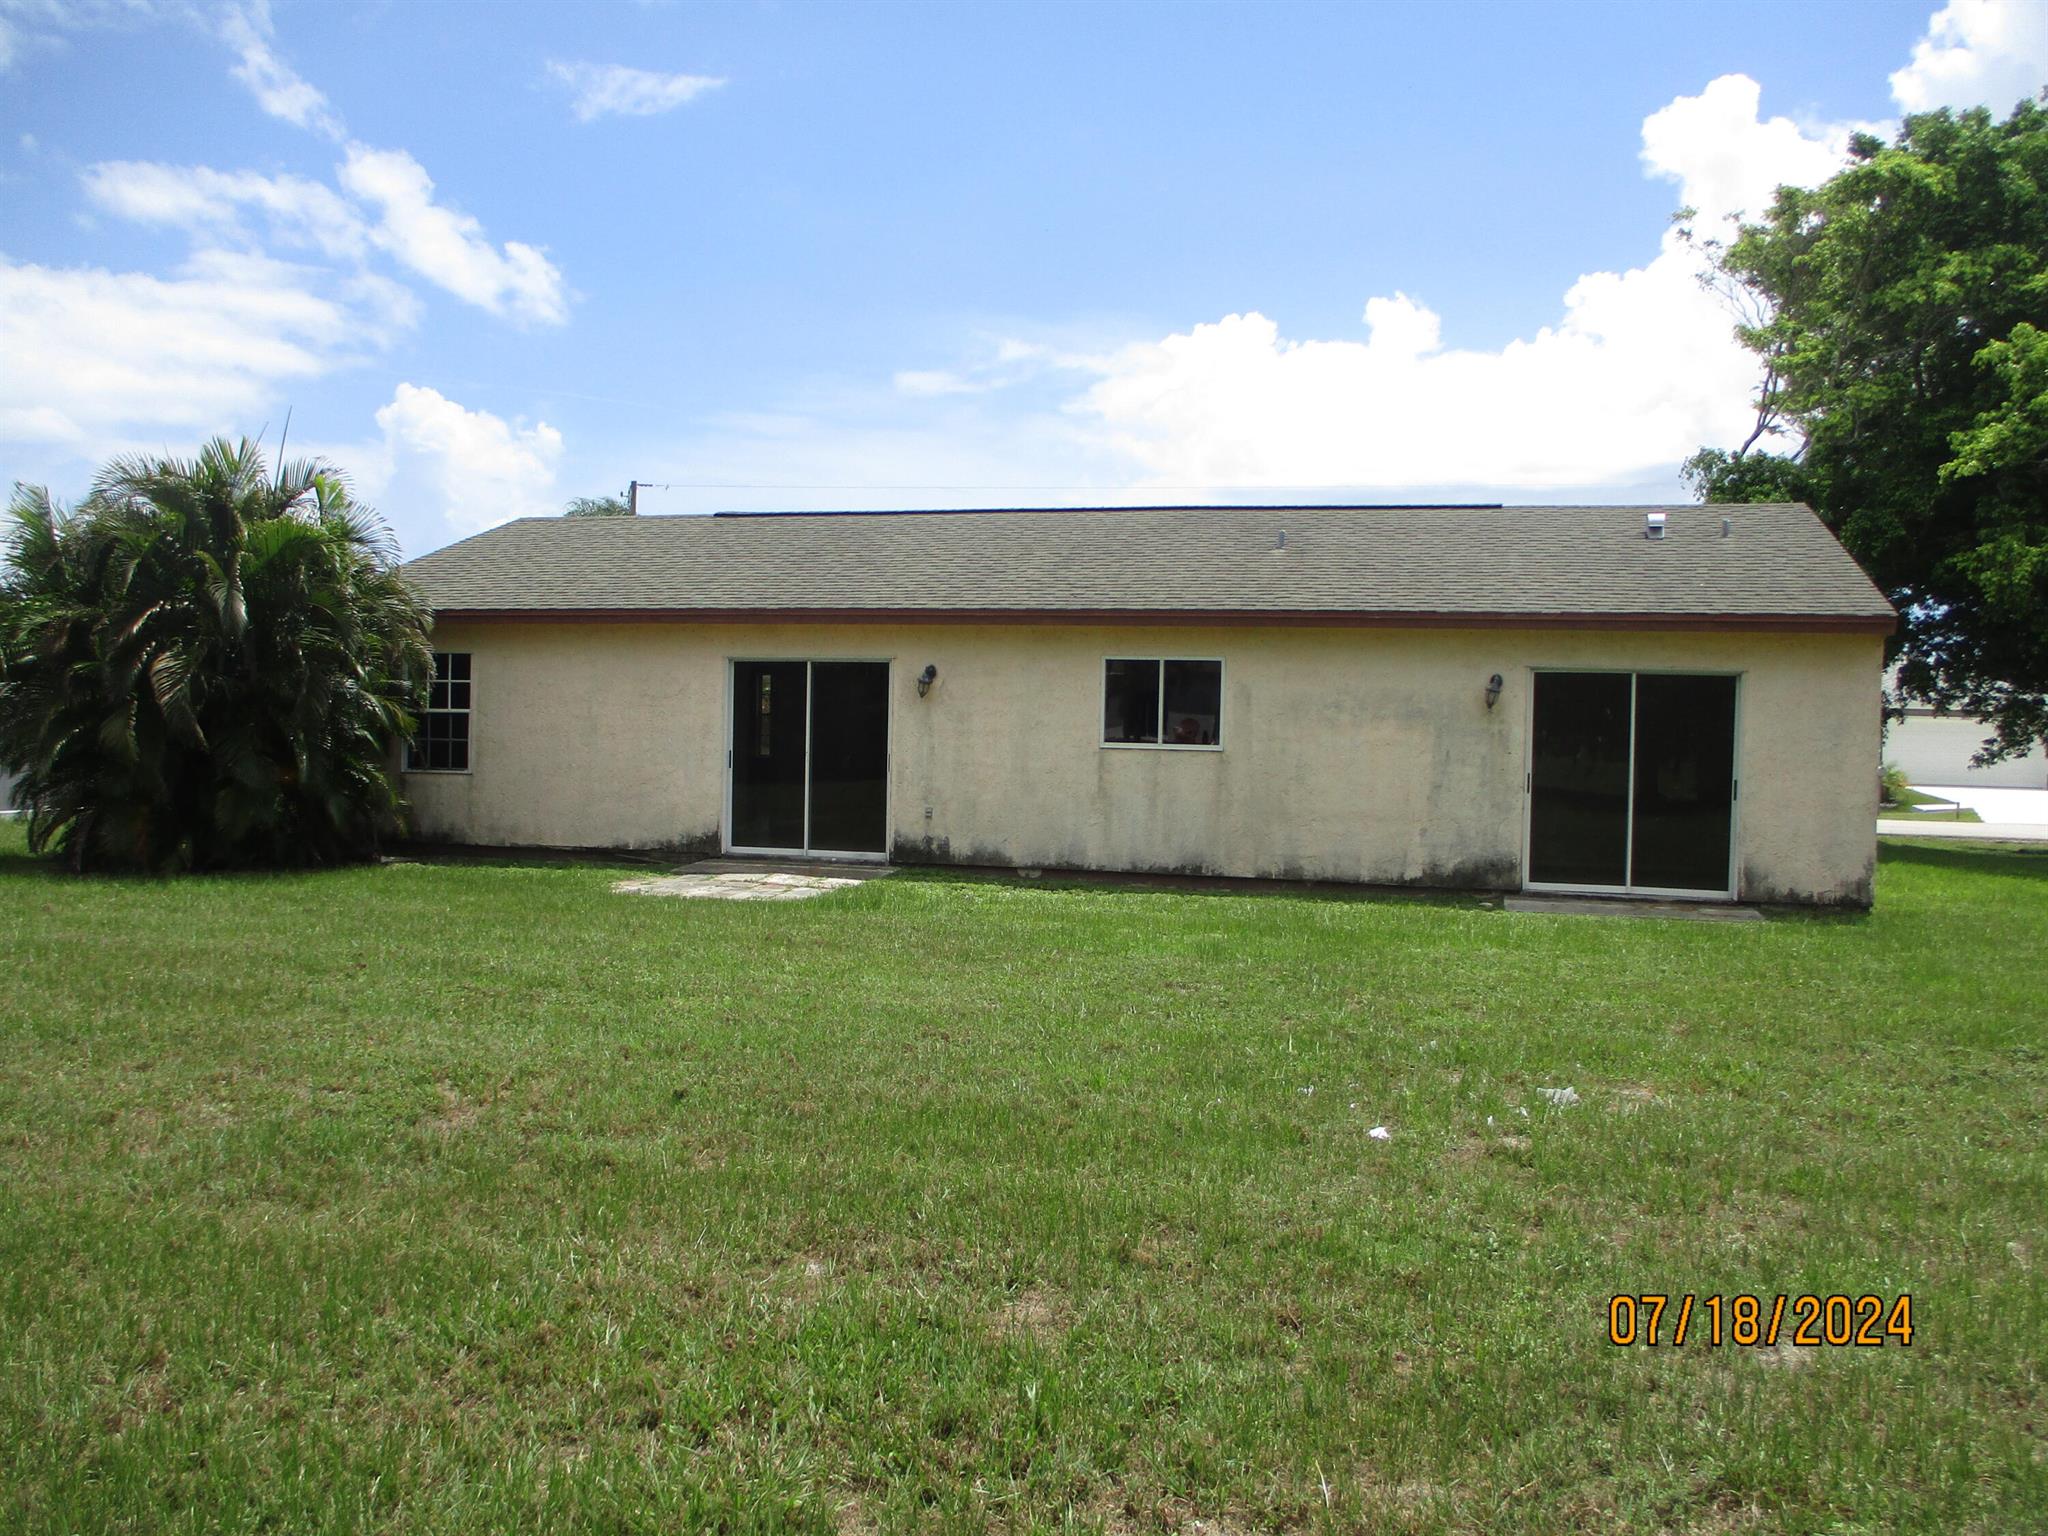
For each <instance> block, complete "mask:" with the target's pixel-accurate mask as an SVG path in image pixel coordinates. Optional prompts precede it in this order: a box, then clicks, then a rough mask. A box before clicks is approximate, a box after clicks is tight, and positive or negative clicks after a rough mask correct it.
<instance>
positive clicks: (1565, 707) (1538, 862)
mask: <svg viewBox="0 0 2048 1536" xmlns="http://www.w3.org/2000/svg"><path fill="white" fill-rule="evenodd" d="M1534 708H1535V715H1534V719H1533V721H1532V729H1531V735H1530V752H1529V859H1528V865H1527V879H1528V883H1529V884H1530V885H1534V886H1555V887H1561V888H1565V889H1570V890H1600V891H1622V892H1645V893H1660V892H1668V893H1673V894H1688V895H1713V896H1725V895H1730V894H1732V891H1733V880H1732V868H1731V862H1730V861H1731V857H1732V841H1733V834H1734V827H1735V679H1734V678H1732V677H1723V676H1718V675H1711V674H1689V673H1688V674H1680V673H1660V672H1640V673H1637V672H1538V673H1537V674H1536V686H1535V705H1534Z"/></svg>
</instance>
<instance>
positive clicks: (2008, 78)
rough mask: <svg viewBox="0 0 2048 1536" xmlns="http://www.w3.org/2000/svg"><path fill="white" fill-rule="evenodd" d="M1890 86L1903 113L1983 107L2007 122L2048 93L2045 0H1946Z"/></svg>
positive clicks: (1895, 73)
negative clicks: (2047, 89)
mask: <svg viewBox="0 0 2048 1536" xmlns="http://www.w3.org/2000/svg"><path fill="white" fill-rule="evenodd" d="M1891 85H1892V99H1893V100H1894V101H1896V102H1897V103H1898V104H1899V107H1900V109H1901V110H1903V111H1907V112H1927V111H1931V110H1933V109H1934V108H1936V107H1975V106H1986V107H1989V108H1991V110H1992V111H1993V112H1994V113H1995V114H1996V115H1998V116H2001V117H2002V116H2004V115H2005V114H2006V113H2007V112H2010V111H2011V110H2012V108H2013V105H2014V103H2016V102H2019V101H2022V100H2024V99H2025V98H2027V97H2030V96H2036V95H2038V94H2039V93H2040V91H2041V89H2042V87H2044V86H2048V0H1949V3H1948V4H1947V5H1945V6H1943V7H1942V8H1941V9H1940V10H1938V11H1936V12H1935V13H1934V16H1933V18H1932V19H1931V20H1929V22H1928V23H1927V35H1926V36H1924V37H1922V38H1921V39H1920V41H1919V42H1917V43H1915V44H1914V45H1913V57H1912V59H1911V61H1910V62H1909V63H1907V65H1906V66H1905V68H1903V69H1900V70H1898V71H1896V72H1894V74H1893V75H1892V77H1891Z"/></svg>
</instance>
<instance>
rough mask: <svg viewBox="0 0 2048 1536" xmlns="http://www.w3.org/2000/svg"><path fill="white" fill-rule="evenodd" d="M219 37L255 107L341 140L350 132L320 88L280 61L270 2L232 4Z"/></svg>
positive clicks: (225, 14)
mask: <svg viewBox="0 0 2048 1536" xmlns="http://www.w3.org/2000/svg"><path fill="white" fill-rule="evenodd" d="M220 30H221V36H222V37H223V38H224V39H225V40H226V42H227V44H228V46H229V47H230V48H232V49H234V50H235V55H236V59H235V66H234V70H233V74H234V77H235V78H236V79H237V80H239V81H241V82H242V84H243V85H245V86H247V87H248V88H249V92H250V94H251V95H253V96H254V97H255V98H256V105H257V106H259V107H261V108H262V109H263V110H264V111H265V112H267V113H269V114H270V115H271V116H272V117H275V118H279V119H281V120H282V121H284V122H287V123H290V124H292V125H293V126H294V127H297V128H305V129H308V130H310V131H312V132H314V133H318V134H322V135H324V136H325V137H327V138H330V139H335V140H339V139H341V138H342V137H343V136H344V135H345V133H346V132H347V130H346V129H345V128H344V127H343V126H342V121H341V117H340V115H339V114H338V113H337V112H336V111H335V110H334V108H333V107H332V106H331V105H330V104H329V103H328V100H327V97H326V95H325V93H324V92H322V91H321V90H320V89H319V88H318V87H317V86H315V85H313V84H311V83H310V82H308V81H307V80H306V79H304V78H303V77H302V76H301V75H300V74H299V73H298V71H297V70H295V69H293V68H292V67H291V66H290V65H289V64H287V63H285V61H284V60H283V59H281V58H279V57H278V53H277V49H276V48H275V47H274V46H273V44H272V37H273V35H274V33H273V29H272V27H271V23H270V5H269V0H253V3H251V4H249V5H246V6H230V7H229V8H228V10H227V11H226V12H225V13H224V14H223V15H222V17H221V24H220Z"/></svg>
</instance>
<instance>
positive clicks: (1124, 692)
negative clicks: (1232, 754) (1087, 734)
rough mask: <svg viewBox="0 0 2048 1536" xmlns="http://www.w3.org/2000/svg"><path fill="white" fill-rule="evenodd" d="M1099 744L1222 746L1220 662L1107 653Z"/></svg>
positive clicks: (1197, 748)
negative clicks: (1100, 740)
mask: <svg viewBox="0 0 2048 1536" xmlns="http://www.w3.org/2000/svg"><path fill="white" fill-rule="evenodd" d="M1102 744H1103V745H1104V746H1105V747H1165V748H1176V747H1177V748H1183V749H1188V750H1192V751H1197V752H1220V751H1222V750H1223V663H1222V662H1221V661H1220V660H1218V659H1216V658H1215V657H1186V656H1111V657H1108V658H1106V659H1105V660H1104V661H1103V663H1102Z"/></svg>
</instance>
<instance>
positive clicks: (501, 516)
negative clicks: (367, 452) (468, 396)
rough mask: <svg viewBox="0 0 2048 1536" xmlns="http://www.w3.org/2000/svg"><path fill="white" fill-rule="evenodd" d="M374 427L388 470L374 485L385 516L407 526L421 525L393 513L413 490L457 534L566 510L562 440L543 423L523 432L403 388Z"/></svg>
mask: <svg viewBox="0 0 2048 1536" xmlns="http://www.w3.org/2000/svg"><path fill="white" fill-rule="evenodd" d="M377 426H378V428H379V429H380V430H381V431H382V432H383V434H384V451H385V455H386V457H387V459H388V464H387V465H386V466H385V467H382V468H380V469H378V470H376V471H375V474H374V476H373V479H374V480H375V481H377V482H380V483H383V484H385V485H386V486H387V489H385V491H384V493H383V494H384V495H385V496H386V497H387V498H391V499H392V500H393V506H390V507H387V508H386V510H387V512H389V511H393V510H394V509H395V510H397V511H398V513H399V515H400V516H401V517H403V518H404V520H405V521H406V522H408V523H419V522H421V521H422V519H420V518H417V517H413V516H409V515H407V513H406V510H405V509H404V508H402V507H397V506H396V499H397V497H398V496H399V494H400V493H401V492H403V491H405V490H406V489H407V488H408V487H411V490H410V494H411V495H412V496H415V497H425V498H428V499H431V501H432V502H433V503H434V506H433V509H432V510H433V511H435V512H438V513H439V514H440V516H441V517H442V518H444V519H445V520H446V522H447V524H448V525H449V526H450V527H452V528H453V529H454V530H455V531H456V532H457V533H459V534H470V533H477V532H481V531H482V530H483V529H485V528H491V527H495V526H496V525H497V524H499V523H504V522H510V521H511V520H512V519H513V518H515V517H535V516H546V515H549V514H552V513H555V512H559V511H561V509H562V508H561V497H560V495H559V494H558V493H557V491H556V488H555V471H556V468H557V466H558V465H559V464H560V462H561V457H562V434H561V433H559V432H557V431H556V430H555V429H554V428H553V427H551V426H549V425H548V424H547V423H546V422H544V421H542V422H536V423H534V424H533V425H532V426H531V427H525V426H519V425H516V424H514V423H511V422H507V421H506V420H505V419H504V418H503V417H501V416H495V415H493V414H492V413H491V412H489V411H473V410H469V409H467V408H466V407H464V406H462V405H461V404H459V403H458V402H456V401H454V400H450V399H449V398H448V397H447V396H446V395H443V394H442V393H441V392H440V391H439V390H435V389H427V388H424V387H422V386H420V385H417V384H400V385H399V386H398V389H397V391H396V392H395V393H394V394H393V395H392V397H391V403H390V404H388V405H385V406H383V407H381V408H380V409H379V410H378V412H377Z"/></svg>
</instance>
